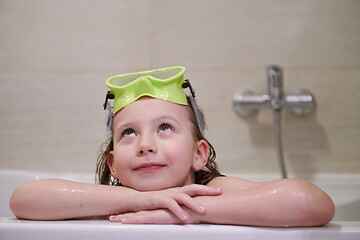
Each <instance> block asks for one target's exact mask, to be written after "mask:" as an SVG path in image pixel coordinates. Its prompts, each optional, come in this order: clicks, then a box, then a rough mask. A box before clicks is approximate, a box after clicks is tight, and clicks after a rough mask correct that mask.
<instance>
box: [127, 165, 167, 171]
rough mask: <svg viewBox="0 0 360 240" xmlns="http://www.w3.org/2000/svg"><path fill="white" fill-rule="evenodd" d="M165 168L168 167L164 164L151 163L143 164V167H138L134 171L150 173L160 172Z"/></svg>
mask: <svg viewBox="0 0 360 240" xmlns="http://www.w3.org/2000/svg"><path fill="white" fill-rule="evenodd" d="M165 166H166V165H164V164H154V163H149V164H142V165H140V166H138V167H136V168H135V169H134V170H135V171H140V172H149V171H155V170H160V169H162V168H164V167H165Z"/></svg>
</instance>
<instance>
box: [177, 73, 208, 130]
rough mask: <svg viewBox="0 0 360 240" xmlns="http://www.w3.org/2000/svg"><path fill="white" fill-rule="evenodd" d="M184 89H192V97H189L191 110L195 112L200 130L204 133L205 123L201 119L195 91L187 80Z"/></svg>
mask: <svg viewBox="0 0 360 240" xmlns="http://www.w3.org/2000/svg"><path fill="white" fill-rule="evenodd" d="M182 87H183V88H187V87H188V88H189V89H190V92H191V95H190V96H189V98H190V104H191V108H192V109H193V110H194V114H195V119H196V123H197V126H198V128H199V129H200V132H201V133H203V132H204V129H205V126H204V121H203V119H202V117H201V114H200V111H199V108H198V107H197V105H196V103H195V90H194V89H193V88H192V86H191V84H190V81H189V79H186V80H185V83H183V84H182Z"/></svg>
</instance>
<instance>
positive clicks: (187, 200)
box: [175, 194, 206, 214]
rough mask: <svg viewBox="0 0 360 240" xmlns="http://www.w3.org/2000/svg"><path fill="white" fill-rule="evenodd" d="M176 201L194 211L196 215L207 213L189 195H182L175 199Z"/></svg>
mask: <svg viewBox="0 0 360 240" xmlns="http://www.w3.org/2000/svg"><path fill="white" fill-rule="evenodd" d="M175 200H176V202H177V203H180V204H182V205H185V206H186V207H188V208H189V209H191V210H192V211H194V212H196V213H199V214H205V213H206V209H205V208H204V207H203V206H202V205H201V204H199V203H198V202H197V201H196V200H195V199H193V198H192V197H190V196H189V195H187V194H180V195H178V196H176V197H175Z"/></svg>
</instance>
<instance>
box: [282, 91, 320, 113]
mask: <svg viewBox="0 0 360 240" xmlns="http://www.w3.org/2000/svg"><path fill="white" fill-rule="evenodd" d="M285 107H286V108H289V109H290V110H291V111H292V112H293V113H294V114H295V115H297V116H300V117H305V116H308V115H310V114H311V113H313V112H314V110H315V109H316V102H315V97H314V96H313V94H312V93H311V92H310V91H308V90H306V89H300V90H296V91H294V93H293V94H290V95H286V96H285Z"/></svg>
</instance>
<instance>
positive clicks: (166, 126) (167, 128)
mask: <svg viewBox="0 0 360 240" xmlns="http://www.w3.org/2000/svg"><path fill="white" fill-rule="evenodd" d="M171 130H173V129H172V127H171V125H170V124H167V123H162V124H161V125H160V127H159V131H171Z"/></svg>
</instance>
